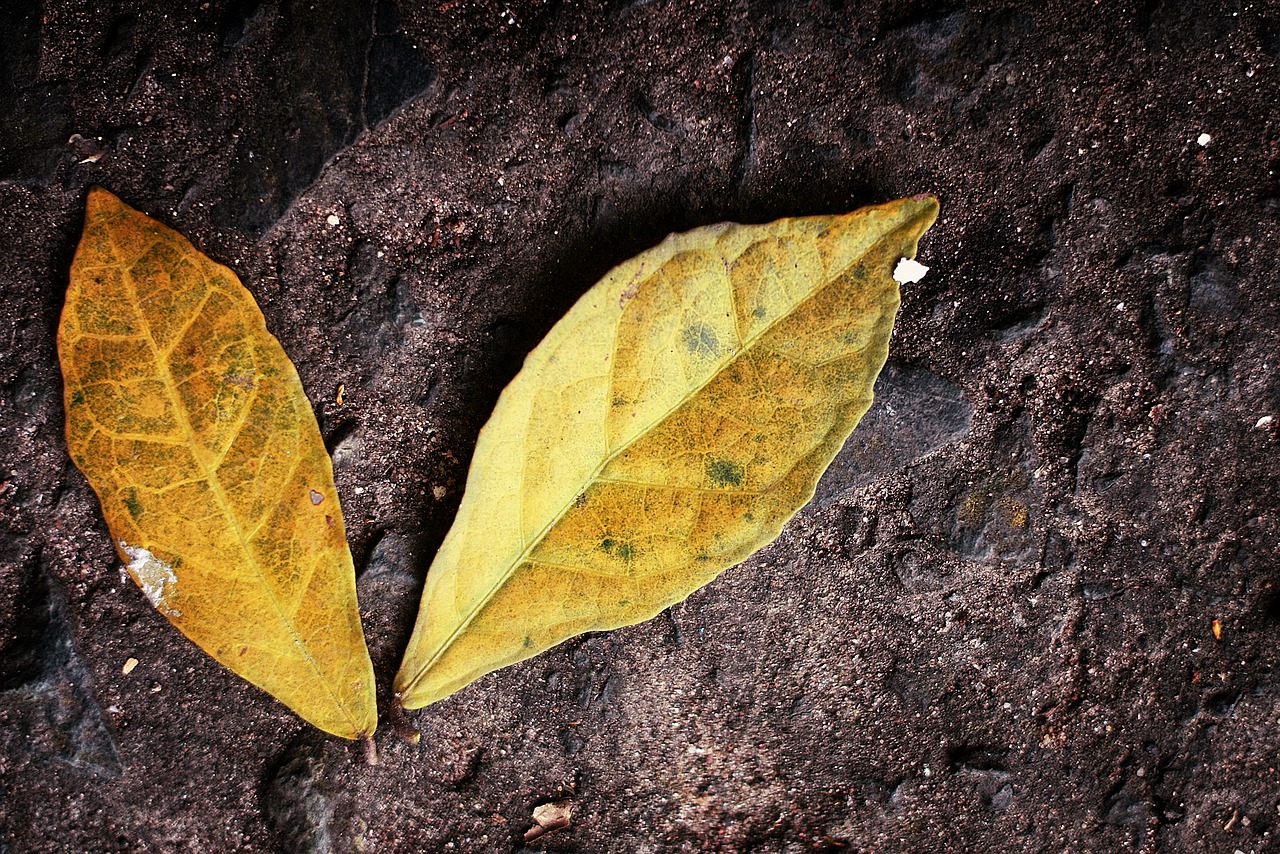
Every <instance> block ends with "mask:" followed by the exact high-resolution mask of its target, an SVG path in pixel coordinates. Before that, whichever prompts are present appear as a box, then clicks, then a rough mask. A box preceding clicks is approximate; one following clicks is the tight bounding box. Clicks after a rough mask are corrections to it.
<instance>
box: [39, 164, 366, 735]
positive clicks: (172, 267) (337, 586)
mask: <svg viewBox="0 0 1280 854" xmlns="http://www.w3.org/2000/svg"><path fill="white" fill-rule="evenodd" d="M58 354H59V358H60V360H61V363H62V372H63V378H64V383H65V402H66V409H67V446H68V449H69V450H70V453H71V459H72V460H73V461H74V462H75V464H76V465H77V466H79V468H80V470H81V471H83V472H84V474H85V477H86V478H87V479H88V481H89V484H90V485H91V486H92V487H93V489H94V491H95V492H96V493H97V494H98V498H99V500H100V501H101V503H102V510H103V515H104V516H105V517H106V520H107V525H108V527H109V528H110V529H111V536H112V539H113V540H114V542H115V545H116V549H117V552H118V553H119V555H120V558H121V560H122V561H124V563H125V564H126V566H127V567H128V570H129V574H130V575H131V576H132V577H133V579H134V581H136V582H137V583H138V586H139V587H141V588H142V590H143V592H144V593H145V594H146V596H147V598H148V599H149V600H150V601H151V603H152V604H153V605H154V606H155V607H156V609H157V610H159V611H160V612H161V613H162V614H164V615H165V616H166V617H167V618H168V619H169V620H170V621H171V622H172V623H173V624H174V625H175V626H177V627H178V628H179V629H180V630H181V631H182V632H183V633H184V634H185V635H187V637H189V638H190V639H191V640H193V641H194V642H195V643H196V644H198V645H199V646H200V647H201V648H202V649H204V650H205V651H206V652H207V653H209V655H211V656H213V657H214V658H215V659H217V660H218V661H219V662H221V663H222V664H224V665H226V666H227V667H228V668H230V669H231V670H232V671H234V672H235V673H237V674H239V675H240V676H242V677H244V678H245V679H247V680H248V681H249V682H251V683H253V684H254V685H257V686H258V687H260V688H262V689H263V690H265V691H267V692H268V693H270V694H272V695H273V696H275V697H276V698H277V699H279V700H280V701H281V702H283V703H284V704H285V705H287V706H289V707H290V708H291V709H293V710H294V711H295V712H297V714H298V715H299V716H301V717H302V718H304V719H305V720H307V721H309V722H310V723H312V724H314V725H315V726H317V727H319V728H320V729H322V730H325V731H326V732H329V733H333V734H335V735H339V736H342V737H345V738H357V737H360V736H367V735H369V734H370V733H372V732H373V730H374V727H375V725H376V723H377V709H376V705H375V700H374V681H373V667H372V664H371V663H370V661H369V653H368V651H367V649H366V647H365V642H364V635H363V632H362V631H361V626H360V616H359V612H358V610H357V606H356V590H355V572H354V569H353V567H352V562H351V553H350V550H349V549H348V547H347V540H346V533H345V529H344V527H343V521H342V511H341V509H340V508H339V506H338V495H337V491H336V489H335V488H334V483H333V471H332V468H331V465H330V462H329V456H328V454H327V453H326V452H325V449H324V444H323V442H322V441H321V438H320V431H319V428H318V426H317V424H316V419H315V414H314V413H313V412H312V410H311V406H310V403H309V402H308V400H307V397H306V395H305V394H304V393H303V390H302V384H301V382H300V381H299V379H298V374H297V371H295V370H294V367H293V364H292V362H290V361H289V358H288V357H287V356H286V355H285V353H284V350H283V349H282V348H281V347H280V344H279V342H277V341H276V339H275V338H274V337H273V336H272V335H271V333H269V332H268V331H267V328H266V324H265V322H264V320H263V317H262V312H261V311H260V310H259V309H258V306H257V304H256V303H255V302H254V300H253V297H252V296H251V295H250V294H249V292H248V291H247V290H246V289H245V288H244V286H243V285H241V284H240V281H239V279H237V278H236V276H235V274H234V273H232V272H231V271H230V270H229V269H227V268H226V267H224V266H222V265H220V264H216V263H214V262H213V261H211V260H209V259H208V258H206V257H205V256H204V255H202V254H201V253H200V252H199V251H197V250H196V249H195V248H194V247H193V246H192V245H191V244H190V243H189V242H188V241H187V240H186V238H184V237H183V236H182V235H180V234H178V233H177V232H175V231H173V230H172V229H170V228H167V227H165V226H163V225H161V224H160V223H158V222H156V221H154V220H152V219H150V218H148V217H147V216H145V215H143V214H141V213H139V212H138V211H136V210H134V209H132V208H130V207H128V206H127V205H125V204H124V203H123V202H121V201H120V200H119V199H118V198H116V197H115V196H113V195H112V194H111V193H109V192H107V191H106V190H103V189H101V188H96V187H95V188H94V189H92V190H91V191H90V193H89V200H88V205H87V209H86V213H85V224H84V232H83V234H82V236H81V239H80V244H79V247H78V248H77V250H76V254H75V259H74V261H73V262H72V267H71V280H70V285H69V287H68V288H67V299H66V305H65V307H64V308H63V312H62V322H61V325H60V326H59V329H58Z"/></svg>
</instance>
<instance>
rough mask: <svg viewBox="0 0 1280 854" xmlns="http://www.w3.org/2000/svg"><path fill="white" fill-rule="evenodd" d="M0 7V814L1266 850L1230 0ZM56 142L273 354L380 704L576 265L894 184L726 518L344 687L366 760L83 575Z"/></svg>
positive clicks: (372, 832) (1276, 333)
mask: <svg viewBox="0 0 1280 854" xmlns="http://www.w3.org/2000/svg"><path fill="white" fill-rule="evenodd" d="M3 5H4V8H3V10H0V21H2V22H3V24H4V26H5V31H6V48H5V51H4V52H3V53H2V54H0V109H3V111H4V115H5V121H4V122H3V123H0V246H3V247H5V250H4V252H3V253H0V264H2V265H3V281H4V282H5V299H4V301H3V303H2V304H0V545H3V552H2V553H0V748H2V749H0V786H3V791H4V793H5V795H4V798H3V799H2V800H0V850H11V851H15V852H17V851H29V850H38V851H84V850H139V849H143V848H145V849H147V850H156V851H210V850H231V849H242V850H248V851H275V850H280V851H298V850H301V851H306V850H317V851H324V850H333V851H360V850H366V851H408V850H429V851H432V850H446V846H449V845H451V846H452V848H448V849H447V850H454V851H506V850H513V851H514V850H521V849H522V848H523V847H524V841H523V839H524V833H525V831H527V830H529V829H530V828H531V827H532V826H533V825H534V819H533V817H532V816H533V810H534V808H535V807H537V806H539V805H542V804H547V803H552V802H561V801H567V802H568V804H569V807H570V811H571V816H572V817H571V823H570V826H569V827H568V828H565V829H562V830H558V831H555V832H554V833H551V834H548V835H546V836H544V837H542V838H541V839H539V840H537V842H536V843H533V846H532V847H533V848H542V849H547V850H580V851H682V850H688V851H703V850H722V851H779V852H782V851H788V852H790V851H810V850H818V851H821V850H827V851H840V850H877V851H893V850H955V851H961V850H979V849H982V848H988V849H994V850H1063V849H1070V850H1087V851H1115V850H1129V849H1133V850H1146V851H1154V850H1178V851H1221V850H1225V851H1233V850H1236V849H1237V848H1238V849H1239V850H1242V851H1262V850H1270V849H1271V848H1274V847H1275V846H1276V834H1277V833H1280V813H1278V812H1277V795H1276V792H1277V785H1276V783H1277V767H1280V766H1277V757H1276V746H1277V744H1280V682H1278V681H1277V675H1276V666H1277V653H1276V650H1277V649H1278V648H1280V643H1278V642H1277V641H1278V640H1280V587H1278V586H1277V585H1280V577H1278V573H1277V567H1280V554H1277V551H1278V550H1277V545H1276V544H1277V542H1278V541H1280V519H1278V518H1277V510H1278V508H1280V495H1278V494H1277V492H1278V488H1277V468H1278V466H1277V458H1278V456H1280V455H1278V454H1277V442H1278V441H1280V436H1278V431H1280V426H1277V422H1276V421H1274V420H1272V421H1270V422H1267V421H1265V416H1268V415H1271V416H1275V415H1280V412H1277V410H1280V380H1278V379H1277V371H1276V362H1277V360H1278V359H1280V355H1278V354H1280V300H1278V299H1277V296H1276V288H1275V275H1276V274H1275V270H1276V269H1277V260H1278V258H1277V255H1278V252H1277V249H1278V244H1280V224H1278V222H1277V214H1278V213H1280V183H1278V180H1277V177H1276V172H1277V170H1280V127H1277V125H1276V122H1275V120H1274V118H1273V117H1274V114H1275V112H1274V105H1273V101H1274V93H1275V92H1276V91H1278V90H1280V79H1277V78H1278V71H1277V67H1276V63H1277V60H1278V59H1280V12H1278V11H1277V9H1276V8H1275V7H1274V5H1273V4H1266V3H1264V4H1253V5H1247V6H1246V7H1237V6H1228V5H1227V4H1224V3H1217V2H1208V3H1200V2H1197V3H1192V2H1190V0H1156V2H1152V3H1148V4H1146V5H1144V6H1143V7H1142V8H1141V9H1140V10H1138V11H1129V10H1127V9H1124V8H1120V7H1117V6H1116V4H1100V5H1099V4H1093V3H1083V2H1081V3H1076V4H1071V3H1067V4H1035V3H1024V4H1011V3H1005V4H1001V3H995V4H992V3H982V4H970V5H968V6H962V5H960V4H949V3H941V2H919V3H911V4H903V3H893V2H869V3H863V4H842V3H833V2H817V3H812V4H790V3H769V2H748V3H738V4H718V3H710V2H701V3H693V4H689V3H668V2H661V0H654V2H636V3H615V2H603V0H602V2H599V3H591V4H576V3H548V2H534V3H521V4H507V5H503V4H494V3H488V2H478V1H477V0H451V2H444V3H432V4H416V3H399V4H397V3H395V2H392V0H379V1H378V2H369V0H316V2H308V3H285V2H279V3H276V2H254V0H235V2H228V0H210V2H203V0H201V2H194V0H193V2H179V3H178V4H174V3H168V4H161V3H130V4H115V5H113V4H91V3H86V2H82V0H49V1H48V2H46V3H43V4H39V3H35V2H33V0H14V2H9V3H6V4H3ZM126 8H127V11H126V10H125V9H126ZM1203 134H1207V135H1208V140H1207V141H1205V143H1204V144H1201V142H1200V141H1199V140H1201V139H1203V137H1202V135H1203ZM91 183H101V184H103V185H105V186H107V187H108V188H110V189H111V190H112V191H114V192H116V193H118V194H120V195H121V196H122V197H123V198H124V199H125V200H126V201H128V202H129V203H131V204H134V205H136V206H138V207H140V208H142V209H144V210H146V211H147V212H148V213H150V214H152V215H154V216H157V217H159V218H160V219H162V220H163V221H165V222H166V223H168V224H170V225H172V226H174V227H176V228H179V229H180V230H181V231H182V232H183V233H184V234H186V235H188V236H189V237H190V238H191V239H192V240H193V241H194V242H195V243H196V244H197V245H198V246H200V247H201V248H202V249H203V250H204V251H205V252H206V253H208V254H210V255H211V256H212V257H214V258H216V259H218V260H220V261H223V262H224V263H228V264H230V265H231V266H232V267H233V268H235V269H236V271H237V272H238V273H240V274H241V277H242V278H243V279H244V281H245V282H246V284H247V286H248V287H249V288H250V290H251V291H253V293H254V294H255V296H256V297H257V298H258V300H259V302H260V304H261V305H262V308H263V310H264V312H265V314H266V316H267V322H268V326H269V327H270V328H271V329H272V331H273V332H274V333H275V334H276V335H277V336H278V337H279V338H280V340H281V343H282V344H283V345H284V347H285V350H286V351H287V352H288V353H289V354H290V356H291V357H292V358H293V359H294V360H295V362H296V363H297V365H298V368H299V372H300V374H301V376H302V379H303V384H304V386H305V387H306V389H307V391H308V394H309V395H310V397H311V399H312V402H313V404H314V405H315V407H316V410H317V413H318V415H319V417H320V420H321V426H322V430H323V431H324V433H325V438H326V441H327V442H328V444H329V447H330V449H331V450H332V451H333V453H334V457H335V472H336V476H337V480H338V488H339V491H340V493H341V494H342V497H343V503H344V509H345V511H346V516H347V519H348V524H349V529H350V533H351V536H352V541H353V546H354V551H355V555H356V563H357V568H358V571H360V572H361V576H360V578H359V593H360V596H361V605H362V615H363V616H364V618H365V626H366V630H367V632H368V634H369V640H370V648H371V652H372V654H373V656H374V661H375V666H376V669H377V673H378V678H379V680H380V684H379V689H380V698H379V699H380V703H381V705H382V708H383V709H384V713H385V710H386V709H387V708H388V707H389V705H390V702H389V701H390V697H389V696H388V695H387V692H388V690H389V685H390V680H391V676H392V674H393V672H394V670H395V666H396V664H397V663H398V656H399V653H400V651H401V650H402V649H403V646H404V643H405V641H406V640H407V636H408V631H409V627H410V626H411V624H412V620H413V615H414V609H415V608H416V597H417V595H418V592H419V591H420V589H421V582H422V578H423V576H424V574H425V572H426V569H427V566H428V565H429V563H430V559H431V555H432V554H433V553H434V550H435V548H436V546H437V545H438V544H439V542H440V539H441V538H442V537H443V534H444V531H445V530H446V529H447V527H448V525H449V523H450V521H451V518H452V514H453V511H454V509H455V508H456V506H457V502H458V500H459V498H460V492H461V489H462V485H463V482H464V480H465V476H466V467H467V462H468V459H469V455H470V452H471V448H472V446H473V444H474V441H475V436H476V432H477V431H478V430H479V428H480V426H481V425H482V424H483V422H484V420H485V419H486V418H487V417H488V413H489V411H490V409H491V407H492V405H493V402H494V401H495V399H496V397H497V394H498V392H499V391H500V390H501V388H502V386H503V385H504V384H505V383H506V382H507V381H508V380H509V379H510V378H511V377H512V376H513V375H514V374H515V372H516V370H517V369H518V367H519V364H520V361H521V359H522V358H523V356H524V354H525V353H526V352H528V350H529V349H530V348H531V347H532V346H533V345H534V344H535V343H536V342H537V341H538V340H539V339H540V338H541V336H542V335H543V334H544V333H545V332H546V331H547V330H548V329H549V328H550V327H551V325H552V324H553V323H554V322H555V321H556V319H558V317H559V316H560V315H561V314H563V312H564V311H565V310H566V309H567V308H568V307H569V306H570V305H571V304H572V303H573V301H574V300H575V299H576V298H577V297H578V296H579V295H580V294H581V293H582V292H583V291H584V290H585V289H586V288H587V287H588V286H589V285H590V284H591V283H592V282H593V281H594V280H595V279H596V278H597V277H598V276H599V275H600V274H601V273H603V272H604V271H605V270H606V269H608V268H609V267H610V266H611V265H613V264H615V263H617V262H618V261H620V260H623V259H624V258H626V257H629V256H630V255H632V254H634V253H635V252H636V251H638V250H640V249H643V248H645V247H647V246H650V245H652V244H654V243H656V242H658V240H660V239H661V238H662V237H663V236H664V235H665V234H666V233H668V232H670V231H674V230H683V229H686V228H689V227H692V226H695V225H700V224H704V223H709V222H715V221H718V220H724V219H737V220H743V221H765V220H768V219H771V218H773V217H776V216H782V215H792V214H795V215H798V214H812V213H823V212H836V211H843V210H848V209H851V208H853V207H856V206H858V205H860V204H864V203H870V202H876V201H883V200H886V199H890V198H894V197H897V196H901V195H906V194H910V193H916V192H924V191H928V192H933V193H935V194H937V195H938V196H939V198H940V199H941V200H942V205H943V213H942V218H941V219H940V221H939V223H938V225H937V226H936V227H935V228H934V230H933V231H931V232H930V233H929V234H928V235H927V236H926V238H925V240H924V242H923V244H922V247H921V259H922V260H923V262H924V263H926V264H928V265H929V266H930V267H931V268H932V269H931V271H930V273H929V275H928V276H926V277H925V278H924V279H923V281H921V282H920V283H918V284H915V285H909V286H906V287H905V288H904V300H903V307H902V312H901V314H900V317H899V322H898V327H897V333H896V336H895V341H894V345H893V351H892V356H891V359H892V362H891V369H890V370H889V371H887V372H886V374H885V375H884V377H883V379H882V383H881V387H880V390H881V400H880V403H879V404H878V408H877V409H875V410H873V412H872V414H871V415H869V416H868V419H867V421H866V422H865V424H864V427H863V428H862V429H861V430H860V432H859V433H856V434H855V436H854V438H853V440H852V441H851V442H850V444H849V445H848V446H847V447H846V448H845V450H844V452H842V454H841V456H840V458H839V459H838V460H837V464H836V466H835V467H834V468H833V470H832V471H831V472H830V473H829V474H828V476H827V477H826V478H825V479H824V480H823V482H822V484H821V485H820V488H819V493H818V500H817V501H816V502H815V503H814V504H812V505H810V506H809V507H808V508H806V510H805V511H803V512H802V514H801V515H800V516H799V517H798V518H797V519H796V520H795V521H794V522H793V523H792V524H791V525H790V526H789V527H788V528H787V530H786V531H785V532H784V534H783V536H782V538H781V539H780V540H779V541H778V542H777V543H776V544H774V545H773V546H771V547H770V548H768V549H766V550H765V551H764V552H762V553H761V554H759V555H757V556H756V557H755V558H754V559H752V560H750V561H748V562H747V563H746V564H745V565H743V566H741V567H739V568H736V569H733V570H730V571H729V572H727V573H726V574H725V575H724V576H722V577H721V578H720V579H719V580H718V581H716V582H715V583H714V584H712V585H711V586H710V587H708V588H706V589H704V590H702V591H700V592H699V593H697V594H695V595H694V596H693V597H692V598H691V599H690V600H689V601H687V602H685V603H683V604H681V605H678V606H676V607H674V608H672V609H670V610H669V611H668V612H666V613H665V614H663V615H662V616H660V617H659V618H657V619H655V620H653V621H651V622H649V623H647V624H645V625H642V626H637V627H634V628H631V629H626V630H621V631H617V632H613V633H609V634H602V635H593V636H588V637H584V638H580V639H578V640H575V641H571V642H569V643H567V644H565V645H563V646H562V647H560V648H558V649H556V650H553V651H551V652H549V653H547V654H545V655H542V656H539V657H537V658H535V659H532V660H530V661H528V662H525V663H523V664H520V665H517V666H515V667H512V668H508V669H506V670H504V671H501V672H499V673H496V674H493V675H491V676H489V677H486V678H485V679H483V680H481V681H480V682H478V683H476V684H475V685H473V686H471V687H469V688H468V689H466V690H465V691H463V692H461V693H459V694H457V695H455V696H454V697H452V698H450V699H448V700H446V701H444V702H442V703H440V704H437V705H434V706H431V707H428V708H426V709H424V710H422V711H421V712H416V713H413V714H412V715H410V722H411V723H412V724H413V725H414V726H416V727H418V728H420V729H421V731H422V734H423V737H422V741H421V743H420V744H418V745H412V744H409V743H407V742H404V741H403V740H401V739H400V738H399V737H398V736H397V735H396V734H395V731H394V728H393V727H391V726H386V725H385V723H386V722H385V721H384V727H383V729H382V730H381V731H380V732H379V734H378V735H377V737H376V742H377V747H378V751H379V754H380V764H378V765H376V766H370V765H367V764H365V762H364V758H363V755H362V753H361V750H360V747H359V746H358V745H347V744H345V743H339V742H336V741H334V740H330V739H327V738H325V737H323V736H322V735H320V734H319V733H317V732H315V731H313V730H309V729H307V728H306V727H305V726H304V725H303V724H301V723H300V722H299V721H298V720H297V719H295V718H293V717H292V716H291V715H290V714H289V713H288V712H287V711H285V710H284V709H282V708H281V707H279V706H278V705H277V704H275V703H273V701H271V700H270V698H268V697H266V696H265V695H263V694H261V693H259V692H257V691H255V690H254V689H252V688H251V687H249V686H247V685H245V684H243V683H241V682H238V681H237V680H236V679H235V678H234V677H232V676H231V675H230V674H228V673H226V672H224V671H222V670H221V669H220V668H219V667H218V666H217V665H216V664H214V663H213V662H212V661H210V660H209V659H207V658H205V657H204V656H203V655H202V654H200V653H199V652H198V651H197V650H196V649H194V647H191V646H190V645H189V644H187V643H186V642H185V641H184V640H183V639H182V638H181V637H180V636H178V634H177V633H176V631H174V630H173V629H172V628H171V627H170V626H169V625H168V624H167V623H166V622H165V621H164V620H163V618H162V617H160V616H159V615H158V614H156V613H155V612H153V611H152V610H151V609H150V607H149V606H148V605H147V604H146V602H145V600H144V599H143V598H142V595H141V593H140V592H139V591H138V590H137V589H136V588H134V587H133V586H132V585H131V584H130V583H129V582H128V581H127V580H126V579H123V578H122V577H121V574H120V571H119V567H118V566H117V564H116V559H115V556H114V553H113V550H112V548H111V546H110V543H109V541H108V539H107V533H106V529H105V526H104V525H103V523H102V520H101V517H100V514H99V510H98V507H97V505H96V502H95V500H94V498H93V496H92V493H91V492H90V491H89V488H88V486H87V485H86V484H85V482H84V480H83V478H82V477H81V476H80V475H79V473H78V472H77V471H76V470H75V469H74V467H73V466H72V465H71V463H70V462H69V460H68V459H67V457H66V450H65V445H64V443H63V439H62V433H61V430H62V414H61V400H60V393H61V388H60V385H59V380H58V368H57V363H56V357H55V352H54V344H53V333H54V329H55V328H56V322H57V317H58V312H59V310H60V307H61V304H62V295H63V291H64V289H65V286H66V274H67V268H68V266H69V262H70V256H71V251H72V249H73V247H74V242H75V239H76V236H77V235H78V232H79V228H80V219H81V212H82V209H83V201H84V195H85V189H86V187H87V186H88V185H89V184H91ZM330 217H336V220H337V224H336V225H331V224H330ZM340 389H341V395H339V390H340ZM339 397H340V398H341V399H340V400H339ZM1215 620H1217V621H1218V626H1219V628H1220V634H1221V636H1220V637H1215V634H1214V632H1213V628H1212V627H1213V624H1214V623H1213V621H1215ZM129 658H136V659H137V660H138V662H139V664H138V665H137V667H136V668H134V669H133V670H132V671H131V672H130V673H128V674H125V673H123V672H122V667H123V665H124V663H125V661H126V660H127V659H129Z"/></svg>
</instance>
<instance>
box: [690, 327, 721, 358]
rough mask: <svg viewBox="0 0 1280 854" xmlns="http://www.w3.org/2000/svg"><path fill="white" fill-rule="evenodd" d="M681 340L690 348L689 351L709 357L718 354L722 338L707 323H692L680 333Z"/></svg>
mask: <svg viewBox="0 0 1280 854" xmlns="http://www.w3.org/2000/svg"><path fill="white" fill-rule="evenodd" d="M680 340H681V341H683V342H684V346H685V347H687V348H688V349H689V353H690V354H693V355H697V356H700V357H702V358H704V359H709V358H711V357H712V356H714V355H715V354H716V348H717V347H718V346H719V345H720V340H719V339H718V338H716V332H715V330H714V329H712V328H711V327H710V326H707V325H706V324H705V323H691V324H689V325H688V326H686V327H685V328H684V331H682V332H681V333H680Z"/></svg>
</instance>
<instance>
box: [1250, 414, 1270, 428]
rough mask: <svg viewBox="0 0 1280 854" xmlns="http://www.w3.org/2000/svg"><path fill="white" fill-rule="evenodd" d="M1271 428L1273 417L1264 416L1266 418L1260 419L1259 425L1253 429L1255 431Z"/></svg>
mask: <svg viewBox="0 0 1280 854" xmlns="http://www.w3.org/2000/svg"><path fill="white" fill-rule="evenodd" d="M1270 426H1271V416H1270V415H1264V416H1262V417H1261V418H1259V419H1258V423H1257V424H1254V425H1253V429H1254V430H1262V429H1263V428H1265V427H1270Z"/></svg>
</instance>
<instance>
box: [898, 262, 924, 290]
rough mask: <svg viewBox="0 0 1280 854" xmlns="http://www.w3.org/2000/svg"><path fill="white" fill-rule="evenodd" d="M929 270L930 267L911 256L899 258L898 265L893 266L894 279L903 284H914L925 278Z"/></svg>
mask: <svg viewBox="0 0 1280 854" xmlns="http://www.w3.org/2000/svg"><path fill="white" fill-rule="evenodd" d="M927 272H929V268H928V267H926V266H925V265H923V264H921V263H919V262H917V261H913V260H911V259H910V258H902V259H899V261H898V266H896V267H894V268H893V280H894V281H895V282H899V283H901V284H913V283H915V282H918V281H920V280H921V279H923V278H924V274H925V273H927Z"/></svg>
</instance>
